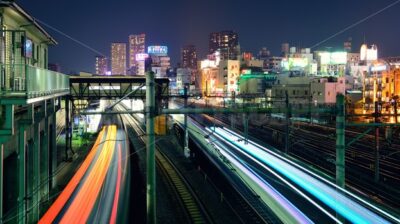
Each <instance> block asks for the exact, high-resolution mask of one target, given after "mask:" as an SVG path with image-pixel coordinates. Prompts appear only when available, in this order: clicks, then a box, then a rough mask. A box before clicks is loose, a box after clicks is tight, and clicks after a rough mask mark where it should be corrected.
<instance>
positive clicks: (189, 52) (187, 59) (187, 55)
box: [181, 45, 197, 69]
mask: <svg viewBox="0 0 400 224" xmlns="http://www.w3.org/2000/svg"><path fill="white" fill-rule="evenodd" d="M181 63H182V68H190V69H196V68H197V53H196V47H195V46H194V45H186V46H183V47H182V49H181Z"/></svg>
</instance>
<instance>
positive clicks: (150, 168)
mask: <svg viewBox="0 0 400 224" xmlns="http://www.w3.org/2000/svg"><path fill="white" fill-rule="evenodd" d="M155 109H156V108H155V90H154V72H152V71H147V74H146V135H147V138H146V140H147V142H146V152H147V164H146V166H147V168H146V170H147V187H146V191H147V192H146V197H147V223H149V224H154V223H156V167H155V148H156V147H155V136H154V117H155Z"/></svg>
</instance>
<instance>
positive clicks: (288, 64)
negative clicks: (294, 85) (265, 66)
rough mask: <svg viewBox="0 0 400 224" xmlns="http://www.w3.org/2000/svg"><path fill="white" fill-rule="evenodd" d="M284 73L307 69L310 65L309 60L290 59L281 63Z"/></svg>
mask: <svg viewBox="0 0 400 224" xmlns="http://www.w3.org/2000/svg"><path fill="white" fill-rule="evenodd" d="M281 65H282V68H283V70H284V71H290V70H293V69H295V68H302V69H304V68H306V67H307V66H308V65H309V61H308V58H288V59H283V60H282V62H281Z"/></svg>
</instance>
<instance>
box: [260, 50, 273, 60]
mask: <svg viewBox="0 0 400 224" xmlns="http://www.w3.org/2000/svg"><path fill="white" fill-rule="evenodd" d="M270 55H271V52H270V51H269V50H268V48H266V47H262V48H261V50H260V51H259V52H258V59H260V60H266V59H267V58H268V57H269V56H270Z"/></svg>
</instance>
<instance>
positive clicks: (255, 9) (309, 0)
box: [17, 0, 400, 73]
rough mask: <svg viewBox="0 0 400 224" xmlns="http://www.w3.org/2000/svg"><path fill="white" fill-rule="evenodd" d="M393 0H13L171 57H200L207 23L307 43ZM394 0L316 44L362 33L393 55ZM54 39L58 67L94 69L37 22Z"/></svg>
mask: <svg viewBox="0 0 400 224" xmlns="http://www.w3.org/2000/svg"><path fill="white" fill-rule="evenodd" d="M392 2H394V0H379V1H377V0H335V1H321V0H304V1H299V0H291V1H288V0H286V1H285V0H281V1H276V0H273V1H270V0H245V1H244V0H240V1H239V0H141V1H138V0H130V1H129V0H125V1H122V0H112V1H105V0H96V1H89V0H56V1H55V0H34V1H33V0H19V1H17V3H18V4H20V5H21V6H22V7H23V8H24V9H25V10H26V11H27V12H29V13H30V14H31V15H32V16H34V17H36V18H37V19H39V20H41V21H43V22H46V23H47V24H49V25H51V26H53V27H55V28H57V29H59V30H61V31H63V32H65V33H66V34H68V35H70V36H72V37H74V38H76V39H77V40H79V41H81V42H84V43H86V44H88V45H89V46H91V47H93V48H94V49H96V50H98V51H100V52H102V53H104V54H105V55H106V56H109V55H110V43H111V42H128V35H129V34H139V33H146V35H147V36H146V38H147V39H146V45H150V44H161V45H167V46H168V47H169V52H170V56H171V58H172V63H173V65H175V64H176V63H177V62H179V60H180V55H179V51H180V47H181V46H182V45H184V44H195V45H196V46H197V49H198V53H199V56H200V58H203V57H204V56H205V55H206V53H207V49H208V35H209V33H210V32H213V31H221V30H229V29H232V30H235V31H236V32H238V33H239V42H240V45H241V48H242V51H243V50H245V51H251V52H253V53H256V52H258V50H259V49H260V48H261V47H263V46H265V47H268V48H269V49H270V50H271V51H272V53H274V54H279V53H280V45H281V43H282V42H289V43H291V45H296V46H301V47H310V46H312V45H314V44H316V43H318V42H320V41H322V40H323V39H325V38H327V37H329V36H331V35H333V34H335V33H336V32H338V31H340V30H342V29H343V28H345V27H347V26H349V25H351V24H353V23H355V22H357V21H358V20H360V19H363V18H365V17H366V16H368V15H370V14H372V13H374V12H376V11H378V10H380V9H382V8H384V7H385V6H387V5H389V4H390V3H392ZM399 12H400V3H399V4H397V5H395V6H394V7H392V8H390V9H388V10H386V11H384V12H382V13H381V14H379V15H377V16H375V17H373V18H371V19H369V20H368V21H366V22H364V23H362V24H360V25H358V26H356V27H354V28H352V29H350V30H348V31H346V32H345V33H343V34H341V35H339V36H337V37H335V38H333V39H332V40H330V41H328V42H326V43H324V44H323V45H321V47H320V48H324V47H333V48H335V47H336V48H338V47H342V46H343V41H344V40H346V39H347V38H348V37H352V38H353V51H354V50H355V51H358V49H359V47H360V44H361V43H362V42H363V41H364V37H365V39H366V41H367V43H368V44H372V43H375V44H377V45H378V49H379V56H398V55H400V44H399V40H400V38H399V37H400V29H399V28H400V13H399ZM45 28H46V29H47V30H48V31H49V33H51V34H52V35H53V36H54V37H55V38H56V40H57V41H58V42H59V45H58V46H55V47H52V48H51V50H50V57H49V61H50V62H52V63H59V64H60V65H61V69H62V71H63V72H65V73H69V72H71V71H75V72H79V71H88V72H94V56H95V55H96V53H94V52H92V51H90V50H88V49H87V48H84V47H82V46H80V45H78V44H76V43H75V42H73V41H71V40H69V39H68V38H66V37H64V36H62V35H59V34H58V33H56V32H54V31H53V30H50V29H49V28H47V27H45Z"/></svg>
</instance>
